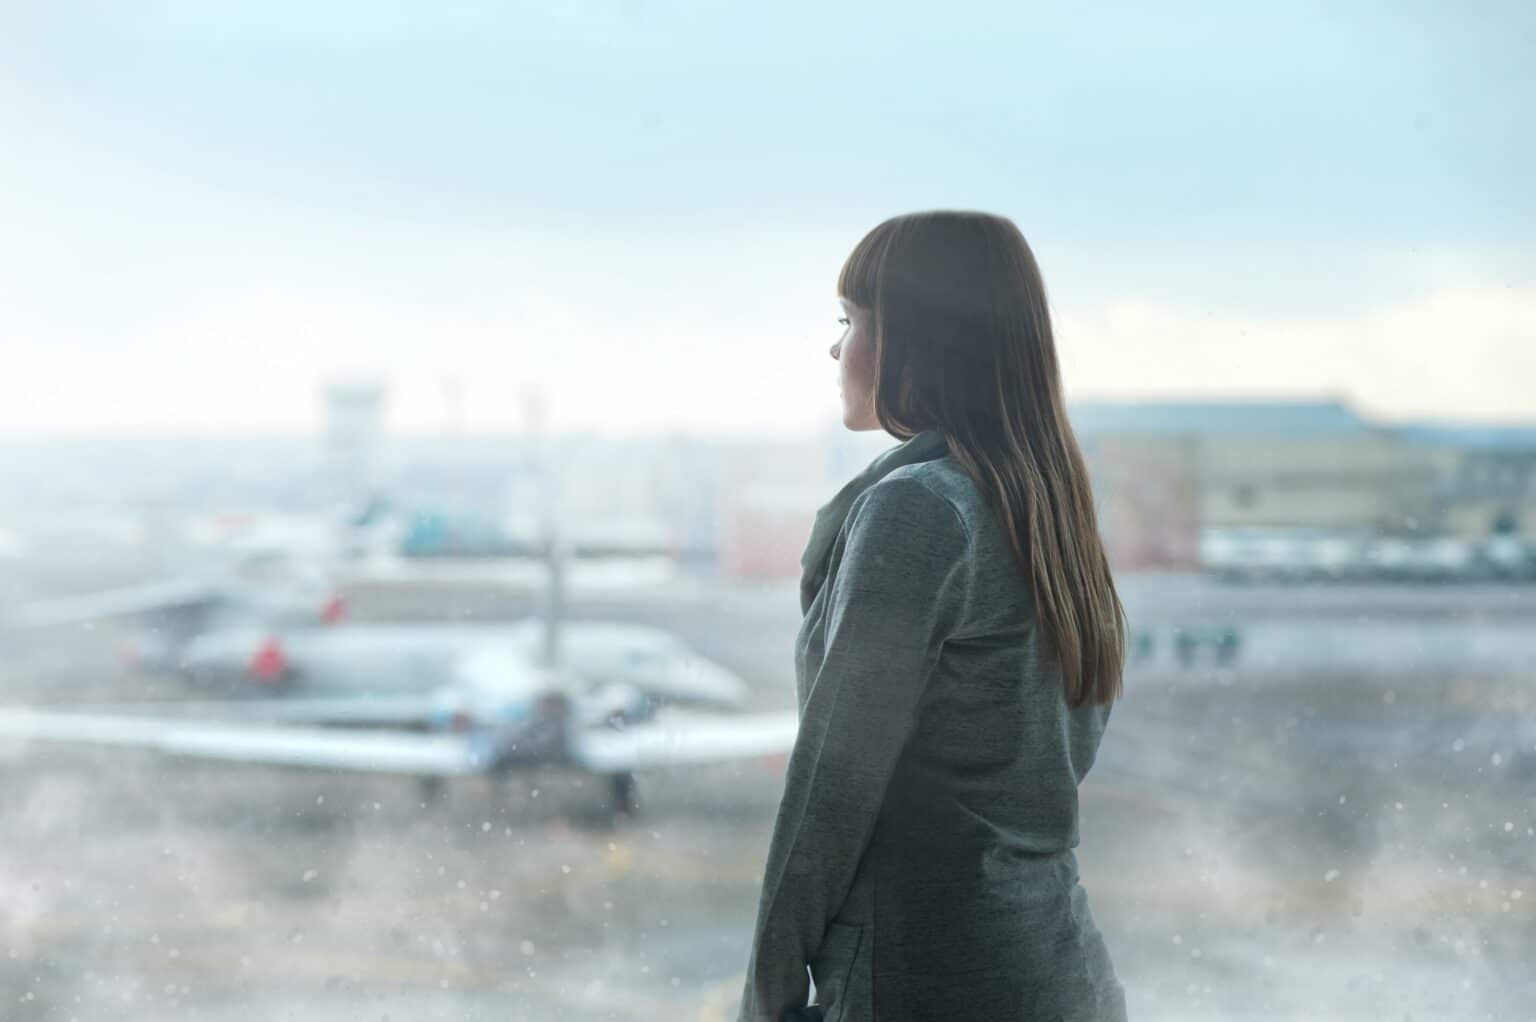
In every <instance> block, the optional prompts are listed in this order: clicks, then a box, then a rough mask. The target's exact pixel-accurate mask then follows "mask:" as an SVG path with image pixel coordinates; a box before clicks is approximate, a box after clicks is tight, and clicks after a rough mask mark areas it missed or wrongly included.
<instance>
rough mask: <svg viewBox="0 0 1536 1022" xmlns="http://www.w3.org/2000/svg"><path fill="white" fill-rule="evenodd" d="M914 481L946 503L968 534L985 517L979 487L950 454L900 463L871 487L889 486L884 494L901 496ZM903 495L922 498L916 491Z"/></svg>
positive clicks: (911, 487)
mask: <svg viewBox="0 0 1536 1022" xmlns="http://www.w3.org/2000/svg"><path fill="white" fill-rule="evenodd" d="M914 484H915V485H916V486H919V487H921V488H922V489H923V490H927V491H928V493H929V494H931V495H933V496H934V497H938V498H939V499H940V500H942V501H943V502H944V503H946V504H948V505H949V506H950V508H951V509H953V511H954V514H955V517H956V518H958V519H959V521H960V524H961V526H962V528H963V529H964V530H965V533H966V535H967V536H971V535H974V534H975V532H976V530H977V528H978V527H979V526H980V525H981V523H982V522H983V521H984V520H985V515H986V514H987V508H986V502H985V501H984V500H983V499H982V495H981V491H980V489H978V487H977V486H976V483H975V481H974V480H973V479H971V477H970V476H968V475H966V473H965V470H964V469H963V468H961V467H960V465H959V463H958V462H956V461H955V459H954V458H953V457H952V456H949V455H945V456H944V457H942V458H935V459H933V460H931V461H919V462H915V463H913V464H910V465H902V466H901V467H900V468H898V469H895V470H894V471H892V472H891V473H890V474H889V475H887V476H886V477H885V478H884V479H882V480H880V482H878V483H876V484H875V486H874V487H872V489H877V490H878V489H880V488H881V487H891V488H892V489H891V490H890V491H887V494H886V496H890V497H893V498H895V497H899V496H900V491H901V490H907V491H912V490H913V488H914ZM906 499H908V500H913V499H916V500H921V499H922V497H921V495H920V494H919V495H917V496H915V497H908V498H906Z"/></svg>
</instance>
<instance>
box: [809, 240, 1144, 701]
mask: <svg viewBox="0 0 1536 1022" xmlns="http://www.w3.org/2000/svg"><path fill="white" fill-rule="evenodd" d="M837 289H838V292H839V294H841V295H842V297H843V298H845V299H847V300H848V301H850V302H853V303H854V304H856V305H861V306H864V307H865V308H868V309H870V310H872V312H873V321H874V363H875V383H874V399H875V414H876V417H877V418H878V419H879V421H880V425H881V426H882V427H883V428H884V429H885V431H886V432H887V433H890V434H891V435H892V436H895V437H897V438H901V439H905V438H907V437H910V436H913V435H915V434H916V433H918V432H921V431H922V430H925V429H936V430H939V431H940V432H942V433H943V434H944V436H945V438H946V440H947V442H948V446H949V450H950V453H951V454H953V455H954V457H955V460H956V461H957V462H959V464H960V465H961V467H963V468H964V469H965V471H966V473H967V474H968V475H970V477H971V478H972V479H973V480H975V482H976V484H977V486H978V488H979V489H980V490H981V491H982V493H984V494H985V495H986V497H987V499H988V501H989V502H990V503H991V505H992V507H993V508H994V509H995V510H996V512H997V514H998V516H999V517H1000V519H1001V521H1002V523H1003V525H1004V527H1005V529H1006V531H1007V533H1008V536H1009V541H1010V543H1011V545H1012V547H1013V554H1014V558H1015V560H1016V561H1017V562H1018V564H1019V566H1020V568H1021V570H1023V571H1024V572H1025V573H1026V574H1027V576H1028V578H1029V579H1030V582H1031V584H1032V587H1033V592H1034V600H1035V610H1036V613H1037V614H1038V616H1039V620H1040V622H1041V624H1042V625H1043V626H1044V631H1045V634H1046V636H1047V638H1048V639H1049V640H1050V641H1051V644H1052V646H1053V649H1054V652H1055V655H1056V658H1057V661H1058V663H1059V665H1060V667H1061V671H1062V676H1063V682H1064V685H1065V687H1066V698H1067V702H1068V703H1069V704H1070V705H1072V706H1080V705H1082V704H1083V703H1085V702H1093V703H1109V702H1112V701H1114V700H1115V699H1116V698H1117V697H1118V696H1119V695H1120V693H1121V678H1120V675H1121V668H1122V666H1123V664H1124V660H1125V609H1124V607H1123V606H1122V605H1121V603H1120V597H1119V595H1118V594H1117V593H1116V592H1115V583H1114V580H1113V579H1112V578H1111V577H1110V572H1109V561H1108V559H1107V558H1106V556H1105V554H1104V544H1103V542H1102V541H1101V540H1100V538H1099V528H1098V522H1097V518H1096V516H1095V514H1094V510H1093V494H1092V492H1091V490H1090V488H1089V483H1088V472H1087V469H1086V467H1085V465H1084V463H1083V455H1082V452H1081V451H1080V450H1079V448H1078V445H1077V439H1076V438H1075V437H1074V436H1073V433H1072V427H1071V425H1070V423H1068V421H1067V412H1066V403H1065V400H1064V399H1063V396H1062V386H1061V372H1060V369H1059V367H1058V365H1057V361H1056V342H1055V339H1054V337H1053V335H1052V332H1051V317H1050V311H1049V309H1048V308H1047V306H1046V296H1045V284H1044V282H1043V281H1042V280H1041V277H1040V269H1039V267H1038V266H1037V265H1036V264H1035V257H1034V253H1033V252H1031V251H1030V248H1029V244H1028V243H1027V242H1026V241H1025V240H1024V235H1023V234H1022V233H1021V232H1020V231H1019V229H1018V227H1017V226H1015V225H1014V223H1013V221H1011V220H1008V219H1006V218H1004V217H1000V216H993V215H991V214H988V213H971V212H951V211H935V212H928V213H912V214H908V215H906V216H899V217H894V218H892V219H890V220H887V221H885V222H884V223H882V224H880V225H879V226H878V227H876V228H875V229H874V230H872V231H870V232H869V234H867V235H866V236H865V237H864V239H863V240H862V241H860V242H859V244H858V245H857V246H856V247H855V248H854V250H853V252H852V253H851V254H850V255H849V256H848V260H847V262H846V263H844V264H843V269H842V273H841V274H840V275H839V276H838V282H837Z"/></svg>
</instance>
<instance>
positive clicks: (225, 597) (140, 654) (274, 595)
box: [0, 568, 347, 674]
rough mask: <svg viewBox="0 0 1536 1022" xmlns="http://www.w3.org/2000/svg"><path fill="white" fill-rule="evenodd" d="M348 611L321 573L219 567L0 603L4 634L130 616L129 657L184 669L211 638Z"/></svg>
mask: <svg viewBox="0 0 1536 1022" xmlns="http://www.w3.org/2000/svg"><path fill="white" fill-rule="evenodd" d="M346 614H347V606H346V601H345V600H344V599H343V598H342V596H341V595H340V594H339V593H338V592H337V591H336V590H335V589H333V588H332V587H330V586H328V585H326V584H324V583H323V582H321V581H320V580H318V579H315V578H312V577H311V578H291V579H288V580H286V581H283V582H280V583H266V584H260V585H257V584H253V583H252V582H249V581H247V580H245V579H243V578H241V577H240V576H239V575H238V574H237V573H235V572H234V571H233V570H231V569H228V568H218V569H213V570H206V571H200V572H196V573H192V574H187V575H182V576H175V577H169V578H164V579H157V580H153V581H149V582H143V583H138V584H134V585H128V586H122V587H118V588H114V589H107V590H97V591H95V592H90V593H84V594H80V595H74V596H62V597H54V598H51V599H45V600H37V601H33V602H31V603H27V604H24V605H22V606H20V607H15V608H12V609H10V610H9V611H5V610H3V608H0V638H5V637H16V636H18V635H24V634H26V633H29V632H35V631H40V630H44V629H57V628H70V627H74V628H94V627H95V626H96V625H97V624H98V623H100V622H103V621H110V620H128V621H133V622H135V623H136V625H137V627H136V630H135V633H134V634H133V635H132V636H131V637H130V638H128V639H127V640H125V641H124V643H123V645H122V647H121V653H122V656H123V659H124V661H125V663H126V664H127V665H128V666H130V667H132V668H135V669H142V670H153V671H165V672H170V673H178V674H180V673H184V672H185V669H186V668H185V665H186V664H188V663H189V662H191V661H189V659H188V658H189V657H194V656H195V655H196V654H197V652H198V650H199V645H198V644H199V643H200V642H207V641H210V637H213V636H220V635H243V634H249V633H250V632H251V631H252V630H256V629H265V630H270V629H279V628H280V629H285V630H289V631H293V630H297V629H304V628H313V627H320V626H326V625H334V624H337V623H339V622H341V621H342V620H344V619H345V617H346Z"/></svg>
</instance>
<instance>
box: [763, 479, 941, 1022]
mask: <svg viewBox="0 0 1536 1022" xmlns="http://www.w3.org/2000/svg"><path fill="white" fill-rule="evenodd" d="M846 528H847V532H846V535H845V537H844V538H843V539H842V540H841V541H840V542H842V543H843V551H842V554H841V558H840V559H836V558H835V563H836V565H837V567H836V570H835V572H834V573H833V575H832V576H831V581H830V582H829V583H828V584H829V585H831V587H832V588H831V590H830V591H829V593H828V596H829V599H828V603H827V609H826V641H825V654H824V656H823V658H822V662H821V665H820V667H819V668H818V669H816V673H815V676H814V680H813V681H812V683H811V685H810V686H809V692H808V694H807V697H806V703H805V706H804V708H803V709H802V711H801V714H800V730H799V734H798V736H797V737H796V740H795V744H794V748H793V749H792V751H791V752H790V756H789V763H788V768H787V771H786V776H785V782H784V795H783V798H782V800H781V801H780V804H779V811H778V816H777V818H776V821H775V823H774V830H773V838H772V841H771V842H770V844H769V849H768V863H767V868H766V869H765V870H764V874H763V890H762V896H761V900H760V902H759V905H758V915H757V926H756V929H755V932H754V936H753V943H752V953H751V957H750V959H749V962H748V966H747V977H746V989H745V990H744V991H743V994H742V1003H741V1011H740V1014H739V1020H740V1022H780V1019H781V1017H782V1015H783V1012H784V1011H785V1010H786V1009H789V1008H793V1007H801V1006H804V1005H805V1003H806V998H807V996H808V994H809V987H810V982H809V979H808V977H807V974H806V969H807V966H808V965H809V964H810V962H811V961H812V960H813V959H814V958H815V957H816V954H817V951H818V949H819V948H820V946H821V941H822V937H823V934H824V933H825V932H826V930H827V926H828V924H829V923H830V922H831V920H832V918H833V916H834V915H835V914H836V913H837V911H838V910H839V908H840V907H841V906H842V902H843V899H844V898H845V897H846V896H847V893H848V891H849V889H850V887H851V886H852V884H853V880H854V876H855V872H856V870H857V868H858V864H859V860H860V858H861V857H862V855H863V852H864V848H865V846H866V844H867V843H868V841H869V837H870V834H871V832H872V831H873V829H874V825H875V819H876V817H877V815H878V814H879V811H880V805H881V801H882V799H883V797H884V794H885V789H886V786H887V784H888V782H889V781H890V778H891V775H892V773H893V772H894V770H895V767H896V762H897V759H898V757H899V756H900V755H901V751H902V748H903V747H904V746H905V744H906V742H907V738H908V736H909V735H910V734H911V731H912V728H913V724H914V722H915V718H916V714H917V706H918V701H919V699H920V698H921V696H922V694H923V691H924V688H925V686H926V684H927V681H928V676H929V673H930V672H931V670H932V668H933V665H934V662H935V661H936V660H937V659H938V655H939V649H940V647H941V646H942V645H943V643H944V641H945V640H946V639H947V638H949V637H950V635H952V634H953V632H954V630H955V628H956V627H957V624H958V622H959V621H961V620H962V619H963V618H962V615H963V611H964V601H965V597H966V591H967V589H968V586H967V584H966V579H967V565H968V558H967V556H966V554H967V548H968V546H969V536H968V534H967V531H966V529H965V526H964V523H963V522H962V521H961V520H960V516H959V514H958V512H956V510H955V509H954V508H953V507H952V506H951V505H950V503H949V502H948V501H947V500H945V499H944V498H943V497H941V496H940V495H938V494H936V493H934V492H933V491H931V490H929V489H928V488H927V487H926V486H925V485H924V484H923V483H922V482H920V481H918V480H916V479H911V478H909V477H897V478H892V479H885V480H882V481H881V482H879V483H876V484H875V485H874V486H872V487H870V488H869V489H868V490H866V491H865V492H864V493H863V494H861V495H860V496H859V498H858V500H857V501H856V502H855V503H854V505H853V506H852V507H851V508H850V511H849V515H848V525H847V527H846ZM807 669H808V670H809V669H810V668H807Z"/></svg>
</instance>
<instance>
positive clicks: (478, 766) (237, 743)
mask: <svg viewBox="0 0 1536 1022" xmlns="http://www.w3.org/2000/svg"><path fill="white" fill-rule="evenodd" d="M0 738H13V739H21V740H23V741H56V742H78V743H82V744H88V745H122V746H132V747H137V748H144V749H154V750H156V751H159V752H165V753H170V754H172V755H178V756H197V757H202V758H208V759H223V760H232V761H236V762H242V763H269V764H275V765H282V766H303V767H320V768H328V769H333V770H362V771H372V772H379V773H394V774H409V775H449V776H451V775H460V774H477V773H483V772H484V771H485V770H487V769H489V767H490V766H491V765H493V762H494V756H495V750H494V748H492V747H491V746H490V745H489V744H488V743H485V742H482V741H478V740H477V737H476V736H473V735H441V734H408V733H391V732H373V731H344V732H339V731H335V730H328V729H325V728H319V727H283V726H270V725H263V724H239V723H233V722H227V721H195V720H170V719H164V718H161V719H150V718H142V717H141V718H133V717H122V716H107V715H102V714H90V713H54V712H38V711H32V710H0Z"/></svg>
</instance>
